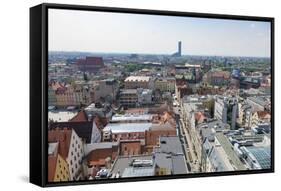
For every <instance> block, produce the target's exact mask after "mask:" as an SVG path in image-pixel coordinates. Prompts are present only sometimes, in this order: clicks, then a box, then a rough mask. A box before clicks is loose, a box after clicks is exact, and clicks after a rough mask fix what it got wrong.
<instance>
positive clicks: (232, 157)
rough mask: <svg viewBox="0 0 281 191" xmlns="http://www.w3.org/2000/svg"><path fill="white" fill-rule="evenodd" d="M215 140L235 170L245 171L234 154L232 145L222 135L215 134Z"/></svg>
mask: <svg viewBox="0 0 281 191" xmlns="http://www.w3.org/2000/svg"><path fill="white" fill-rule="evenodd" d="M216 138H217V140H218V141H219V143H220V145H221V146H222V147H223V149H224V151H225V153H226V154H227V156H228V157H229V160H230V161H231V162H232V163H233V164H234V166H235V167H236V168H237V170H246V167H245V166H244V164H243V163H242V162H241V161H240V159H239V158H238V156H237V155H236V154H235V153H234V151H233V149H232V145H231V143H230V142H229V140H228V139H227V137H226V136H225V135H224V134H223V133H216Z"/></svg>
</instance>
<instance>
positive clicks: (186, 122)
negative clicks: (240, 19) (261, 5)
mask: <svg viewBox="0 0 281 191" xmlns="http://www.w3.org/2000/svg"><path fill="white" fill-rule="evenodd" d="M255 26H256V25H255ZM50 28H51V29H52V26H50ZM250 28H252V25H251V26H250ZM82 30H83V29H82ZM251 30H252V29H251ZM50 34H52V33H50ZM259 34H260V33H259ZM66 35H67V34H66ZM92 35H94V34H92ZM251 35H252V34H251ZM82 36H83V35H82ZM81 38H83V37H81ZM155 38H156V37H155ZM50 39H53V40H54V41H55V40H57V41H59V39H55V38H53V37H50ZM80 40H81V39H80ZM143 40H145V38H143ZM243 40H244V39H243ZM243 40H242V41H243ZM70 41H71V39H70ZM136 41H137V40H136ZM81 42H82V40H81ZM83 42H84V41H83ZM50 43H52V42H50ZM84 43H85V44H87V42H84ZM103 43H104V44H107V46H111V41H108V40H106V37H105V40H103ZM116 43H117V42H116ZM155 43H156V42H155ZM61 44H63V43H61ZM82 44H83V43H82ZM269 44H270V43H269ZM50 46H51V47H53V48H52V49H50V50H49V55H48V181H49V182H62V181H79V180H93V181H95V180H97V179H119V178H130V177H149V176H159V177H161V176H168V175H183V174H192V173H193V174H194V173H211V172H225V171H244V170H259V169H270V168H271V59H270V55H268V52H270V50H269V51H268V52H266V53H264V54H262V55H261V56H258V55H256V54H255V53H258V52H260V50H258V49H255V50H254V49H253V51H249V52H252V53H253V54H252V55H249V56H244V53H243V51H241V55H242V56H237V54H238V53H239V51H238V52H235V51H234V52H235V53H234V54H233V55H232V54H228V52H227V53H226V54H228V55H208V53H206V52H208V51H209V50H212V49H213V48H210V49H209V50H207V49H206V52H204V51H202V52H201V54H192V53H189V52H188V50H187V48H185V47H188V46H190V45H189V42H187V41H184V40H183V38H180V36H179V37H178V39H177V40H176V41H174V43H173V46H172V47H171V48H169V50H172V51H171V52H170V53H166V51H164V52H165V53H162V52H163V51H159V53H155V52H152V53H144V52H146V51H139V52H137V51H133V50H131V49H130V50H126V51H125V52H124V51H120V49H116V51H115V52H114V51H111V50H108V52H106V51H105V50H104V49H102V50H101V51H94V50H93V51H92V50H87V51H85V49H83V48H79V47H78V48H77V49H75V50H74V51H70V50H63V49H64V48H63V46H60V48H58V47H55V46H53V45H52V44H51V45H50ZM81 46H82V45H81ZM92 46H94V47H96V46H97V44H92ZM112 46H113V47H114V46H115V45H114V42H112ZM121 46H122V45H120V47H121ZM155 46H156V45H155ZM157 46H158V45H157ZM243 46H244V45H243ZM250 46H251V44H250ZM214 47H216V45H214ZM256 47H258V45H257V46H255V48H256ZM269 47H270V46H269ZM97 48H98V47H97ZM124 48H126V47H125V45H124V46H122V50H124ZM157 48H159V49H160V48H161V47H157ZM230 48H231V46H230ZM243 48H245V47H243ZM249 49H250V48H249ZM79 50H81V51H79ZM190 51H191V50H190ZM222 51H224V50H223V49H222ZM227 51H230V50H227Z"/></svg>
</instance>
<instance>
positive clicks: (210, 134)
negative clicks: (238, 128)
mask: <svg viewBox="0 0 281 191" xmlns="http://www.w3.org/2000/svg"><path fill="white" fill-rule="evenodd" d="M228 128H229V125H228V124H226V123H223V122H222V121H221V120H212V121H209V122H206V123H201V124H199V125H198V126H197V130H198V131H199V134H200V135H201V136H202V137H203V139H204V138H208V139H209V140H210V141H214V139H215V137H214V136H215V133H216V132H221V131H223V130H224V129H228Z"/></svg>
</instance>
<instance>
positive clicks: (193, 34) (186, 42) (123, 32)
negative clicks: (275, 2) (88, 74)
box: [49, 9, 271, 57]
mask: <svg viewBox="0 0 281 191" xmlns="http://www.w3.org/2000/svg"><path fill="white" fill-rule="evenodd" d="M128 15H129V16H128ZM120 23H121V24H120ZM96 29H98V30H96ZM70 31H71V32H70ZM112 31H113V32H112ZM154 34H156V35H154ZM206 34H208V35H206ZM270 38H271V37H270V22H262V21H238V20H225V19H209V18H191V17H176V16H156V15H140V14H124V13H105V12H92V11H91V12H89V11H74V10H54V9H50V10H49V50H50V51H77V52H97V53H98V52H104V53H137V54H172V53H174V52H175V50H177V43H178V41H182V55H206V56H241V57H243V56H245V57H270V47H271V43H270Z"/></svg>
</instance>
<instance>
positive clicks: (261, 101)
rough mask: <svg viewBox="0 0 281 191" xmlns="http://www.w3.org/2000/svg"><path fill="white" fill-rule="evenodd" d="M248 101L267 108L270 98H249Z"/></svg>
mask: <svg viewBox="0 0 281 191" xmlns="http://www.w3.org/2000/svg"><path fill="white" fill-rule="evenodd" d="M247 99H248V100H250V101H253V102H255V103H256V104H259V105H261V106H266V105H267V104H268V100H269V99H270V98H268V97H267V96H259V97H248V98H247Z"/></svg>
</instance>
